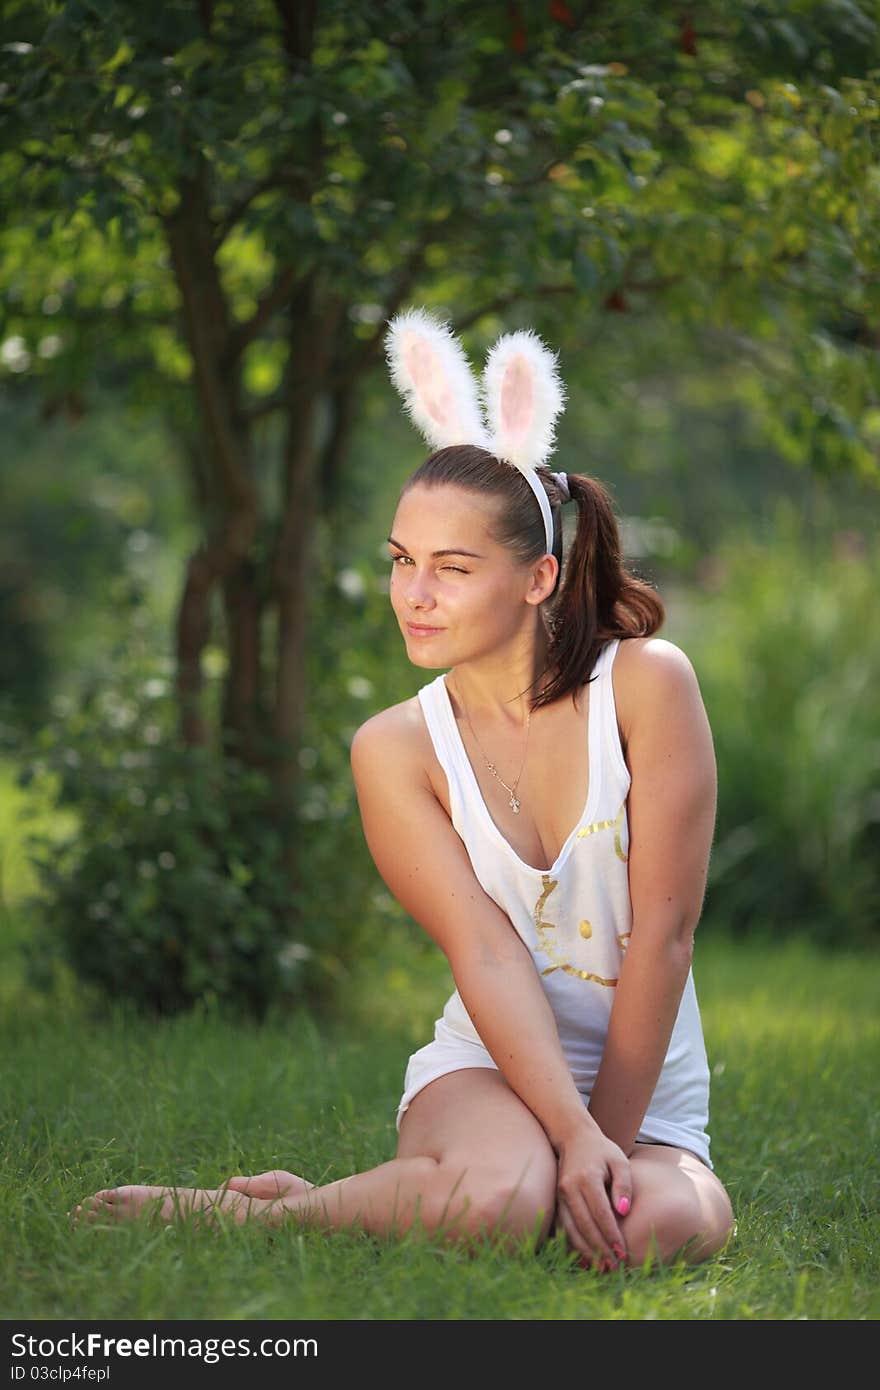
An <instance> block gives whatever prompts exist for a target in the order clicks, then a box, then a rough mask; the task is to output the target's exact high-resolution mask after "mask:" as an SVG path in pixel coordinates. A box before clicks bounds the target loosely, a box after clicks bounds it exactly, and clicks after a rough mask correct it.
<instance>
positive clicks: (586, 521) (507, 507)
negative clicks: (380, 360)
mask: <svg viewBox="0 0 880 1390" xmlns="http://www.w3.org/2000/svg"><path fill="white" fill-rule="evenodd" d="M538 476H539V478H540V479H541V481H542V483H543V485H544V488H545V490H546V492H547V496H548V498H549V499H550V511H551V513H552V516H553V554H554V555H555V556H556V559H557V560H558V562H559V567H560V576H559V579H558V580H557V584H556V589H555V590H554V592H553V594H552V595H551V597H550V599H549V600H548V603H547V614H546V621H547V631H548V636H549V638H550V650H549V655H548V661H547V669H548V671H550V672H551V673H552V675H551V679H550V682H549V683H548V685H546V686H545V688H544V690H543V691H542V692H541V694H540V695H538V696H537V697H536V698H535V700H534V701H533V702H532V708H533V709H539V708H540V707H541V706H542V705H549V704H551V703H552V701H554V700H560V699H562V697H563V696H564V695H569V694H574V692H575V691H576V690H578V689H580V687H581V686H583V685H585V684H586V682H587V681H588V680H589V679H590V677H591V675H592V671H593V667H594V666H595V664H596V658H597V657H598V655H599V653H600V651H601V650H602V648H603V647H604V646H605V644H606V642H608V641H610V640H611V639H612V638H615V637H648V636H650V635H651V633H652V632H656V631H657V629H658V628H659V627H660V626H661V624H662V622H663V619H664V617H665V610H664V607H663V601H662V599H661V598H660V596H659V594H658V593H657V592H656V590H655V589H653V588H652V587H651V585H650V584H648V583H646V581H645V580H643V579H639V578H638V577H637V576H636V575H633V574H630V573H629V572H628V570H627V569H626V567H625V565H624V563H623V557H622V555H621V549H620V534H619V531H618V527H617V520H616V517H615V515H614V511H613V508H612V504H611V498H610V496H609V494H608V491H607V489H606V488H605V487H604V485H603V484H602V483H600V482H599V480H598V479H597V478H590V477H587V476H585V475H584V474H581V473H568V474H567V475H566V476H567V479H568V487H569V491H570V493H571V499H572V501H573V502H575V503H576V504H577V513H578V516H577V530H576V532H575V536H574V539H573V541H572V544H571V548H570V550H569V553H568V556H567V557H566V558H565V562H564V564H563V554H562V502H563V500H564V498H563V495H562V492H561V490H560V488H559V485H558V484H557V483H556V481H555V480H554V479H553V478H552V477H551V475H550V474H549V473H548V472H547V471H545V470H544V469H540V470H539V471H538ZM417 483H421V484H423V485H424V486H426V487H439V486H441V485H442V484H443V483H451V484H453V485H454V486H455V487H462V488H467V489H469V490H470V491H472V492H479V493H481V494H483V495H486V494H489V495H491V496H494V497H498V498H499V500H500V503H501V505H500V506H499V509H498V517H497V520H496V521H495V524H494V526H493V527H492V534H493V536H494V539H495V540H496V541H498V543H499V544H500V545H505V546H507V547H508V549H509V550H511V551H513V553H514V555H515V556H516V557H517V559H518V560H519V561H520V562H521V563H522V564H524V565H527V564H529V563H531V562H532V561H535V560H539V559H540V558H541V556H542V555H544V554H545V553H546V550H547V544H546V537H545V534H544V522H543V520H542V517H541V510H540V508H539V506H538V503H537V500H536V498H535V496H534V494H533V492H532V489H531V488H530V487H529V485H528V483H527V482H526V480H525V478H524V477H523V476H522V474H521V473H520V471H519V469H518V468H513V467H511V465H510V464H508V463H503V462H501V461H500V460H499V459H497V458H496V457H495V456H494V454H490V453H489V452H488V450H486V449H480V448H478V447H477V446H476V445H473V444H454V445H452V446H450V447H449V448H446V449H438V450H437V452H436V453H433V454H431V455H430V457H429V458H427V459H425V461H424V463H423V464H421V465H420V466H419V467H418V468H417V469H416V471H415V473H413V475H412V477H410V478H409V479H408V480H407V482H406V484H405V485H404V488H403V491H404V492H408V491H409V489H410V488H411V487H415V486H416V484H417Z"/></svg>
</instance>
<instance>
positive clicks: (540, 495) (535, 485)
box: [519, 468, 553, 555]
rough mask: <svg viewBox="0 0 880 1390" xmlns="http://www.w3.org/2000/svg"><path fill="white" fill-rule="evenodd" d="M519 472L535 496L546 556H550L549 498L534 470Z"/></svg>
mask: <svg viewBox="0 0 880 1390" xmlns="http://www.w3.org/2000/svg"><path fill="white" fill-rule="evenodd" d="M519 471H520V473H522V475H523V477H524V478H525V480H526V482H527V483H528V485H529V487H530V488H531V489H532V492H533V493H534V494H535V497H536V498H537V501H538V506H539V507H540V508H541V516H542V517H543V518H544V537H545V539H546V541H547V554H548V555H552V554H553V513H552V512H551V510H550V498H549V497H548V496H547V490H546V488H545V487H544V484H543V483H542V482H541V475H540V474H539V473H536V472H535V470H534V468H521V469H520V470H519Z"/></svg>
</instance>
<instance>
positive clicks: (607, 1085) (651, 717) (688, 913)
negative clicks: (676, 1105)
mask: <svg viewBox="0 0 880 1390" xmlns="http://www.w3.org/2000/svg"><path fill="white" fill-rule="evenodd" d="M618 662H620V663H621V668H622V669H621V671H620V673H619V675H617V663H618ZM615 673H616V675H617V679H616V682H615V697H616V702H617V707H618V714H619V716H620V720H621V728H622V731H623V732H624V735H625V739H626V757H627V763H628V765H629V769H630V774H631V776H632V786H631V788H630V793H629V799H628V803H627V815H628V820H629V830H630V848H629V885H630V896H631V899H632V912H633V922H632V934H631V936H630V940H629V947H628V949H627V952H626V957H625V959H624V962H623V965H622V967H621V972H620V982H619V984H618V986H617V991H616V996H615V1001H614V1006H613V1008H612V1012H611V1020H610V1023H609V1028H608V1037H607V1041H606V1044H605V1051H604V1053H603V1058H602V1063H601V1066H600V1068H599V1073H598V1076H597V1078H596V1083H595V1086H594V1088H593V1093H592V1097H591V1101H590V1113H591V1114H592V1115H593V1117H594V1118H595V1119H596V1120H597V1122H598V1123H599V1125H600V1126H601V1128H602V1129H603V1130H604V1132H605V1133H606V1134H607V1135H608V1136H609V1137H610V1138H611V1139H613V1140H614V1141H615V1142H616V1143H617V1144H619V1145H620V1147H621V1148H622V1149H623V1150H624V1152H625V1153H631V1152H632V1148H633V1145H634V1143H635V1138H636V1135H637V1134H638V1131H639V1129H640V1127H641V1124H642V1121H643V1119H644V1117H645V1113H646V1111H647V1108H648V1105H649V1103H650V1100H651V1096H652V1095H653V1092H654V1087H655V1086H656V1084H657V1079H658V1077H659V1075H660V1071H661V1068H662V1066H663V1061H664V1058H665V1056H666V1051H667V1048H668V1046H669V1039H670V1036H671V1034H672V1029H673V1026H674V1024H675V1019H676V1015H677V1012H678V1007H679V1004H680V1002H681V995H682V991H683V989H684V986H685V983H686V980H687V976H688V971H689V969H690V965H691V956H692V950H693V935H694V930H695V928H696V925H697V922H698V920H699V917H700V912H701V910H702V904H703V895H704V893H705V887H706V875H707V870H708V864H709V853H710V850H711V845H712V835H713V831H714V826H715V807H716V770H715V754H714V749H713V746H712V734H711V731H710V728H709V721H708V719H707V717H706V711H705V708H704V706H703V701H702V697H701V695H700V690H699V685H698V683H697V678H696V675H695V674H694V670H693V667H692V666H691V664H690V662H689V660H688V658H687V657H686V656H685V654H684V653H683V652H682V651H680V650H679V649H678V647H675V646H673V644H672V643H669V642H666V641H663V640H658V639H648V640H646V641H641V642H636V643H633V644H632V646H631V645H630V643H622V644H621V648H620V651H619V653H618V656H617V659H616V662H615Z"/></svg>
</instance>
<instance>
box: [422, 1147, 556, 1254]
mask: <svg viewBox="0 0 880 1390" xmlns="http://www.w3.org/2000/svg"><path fill="white" fill-rule="evenodd" d="M435 1187H436V1191H435V1193H434V1194H433V1197H434V1200H433V1202H432V1203H431V1204H430V1206H429V1207H428V1208H426V1210H425V1212H424V1216H423V1221H424V1224H426V1225H427V1224H428V1221H430V1219H431V1216H430V1214H429V1213H431V1212H432V1214H433V1222H432V1224H433V1228H434V1230H436V1231H438V1232H440V1233H442V1232H444V1231H448V1233H449V1234H450V1235H453V1236H460V1235H466V1236H470V1237H489V1238H492V1237H497V1236H506V1237H508V1238H513V1239H521V1238H523V1237H528V1236H534V1237H535V1238H536V1239H537V1240H538V1241H541V1240H543V1239H544V1238H545V1237H546V1236H547V1234H548V1233H549V1231H550V1229H551V1228H552V1225H553V1217H554V1212H555V1207H556V1171H555V1163H547V1162H545V1161H543V1160H534V1161H533V1162H532V1163H530V1164H529V1165H528V1167H527V1168H526V1169H525V1170H524V1171H523V1172H521V1173H516V1172H514V1171H513V1170H510V1169H506V1168H499V1167H480V1166H477V1165H472V1166H471V1167H467V1168H465V1167H463V1166H462V1165H461V1164H457V1163H456V1162H455V1161H454V1160H452V1159H447V1160H444V1161H443V1162H442V1163H440V1164H439V1165H438V1169H437V1173H436V1178H435ZM426 1217H427V1218H428V1221H425V1218H426Z"/></svg>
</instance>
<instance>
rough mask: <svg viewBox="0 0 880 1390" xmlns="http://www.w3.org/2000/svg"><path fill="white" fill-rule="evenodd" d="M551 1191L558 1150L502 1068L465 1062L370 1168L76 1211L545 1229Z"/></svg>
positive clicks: (408, 1118)
mask: <svg viewBox="0 0 880 1390" xmlns="http://www.w3.org/2000/svg"><path fill="white" fill-rule="evenodd" d="M276 1171H277V1170H276ZM290 1176H293V1175H290ZM245 1181H247V1180H245ZM301 1181H302V1180H301ZM261 1190H264V1189H261ZM555 1200H556V1158H555V1155H554V1153H553V1150H552V1148H551V1147H550V1144H549V1142H548V1140H547V1137H546V1135H545V1134H544V1131H543V1129H542V1128H541V1126H540V1125H539V1123H538V1121H537V1120H536V1119H535V1117H534V1115H533V1114H532V1113H531V1111H530V1110H529V1109H528V1108H527V1107H526V1106H525V1105H523V1103H522V1101H521V1100H520V1099H519V1098H518V1097H517V1096H516V1095H515V1094H514V1093H513V1091H511V1089H510V1087H509V1086H508V1085H507V1083H506V1082H505V1081H504V1079H503V1077H501V1075H500V1073H498V1072H495V1071H492V1070H490V1069H488V1068H469V1069H468V1070H466V1071H459V1072H453V1073H451V1074H450V1075H448V1076H444V1077H441V1078H439V1080H437V1081H434V1082H432V1083H431V1084H430V1085H429V1086H426V1087H425V1089H424V1090H423V1091H421V1092H419V1094H418V1095H417V1096H416V1097H415V1099H414V1100H413V1102H412V1104H411V1106H410V1108H409V1110H408V1111H407V1113H406V1115H404V1117H403V1120H402V1122H401V1130H400V1139H399V1143H398V1150H397V1156H396V1157H395V1158H393V1159H391V1160H390V1161H389V1162H388V1163H383V1164H380V1165H379V1166H378V1167H376V1168H372V1169H370V1170H368V1171H367V1172H363V1173H355V1174H353V1175H352V1176H351V1177H347V1178H342V1179H340V1180H339V1181H337V1182H333V1183H327V1184H325V1185H323V1186H321V1187H307V1188H305V1189H304V1190H301V1191H286V1192H284V1194H283V1195H282V1196H280V1197H277V1196H276V1197H274V1198H265V1199H264V1198H261V1197H257V1196H256V1195H253V1196H251V1195H248V1194H247V1193H246V1192H245V1191H242V1190H236V1189H234V1188H233V1189H230V1188H229V1186H228V1185H226V1184H224V1186H223V1187H222V1188H218V1189H192V1188H176V1189H175V1188H150V1187H120V1188H114V1189H105V1190H104V1191H103V1192H100V1193H97V1194H96V1195H95V1197H93V1198H92V1199H90V1201H89V1202H87V1203H83V1205H82V1207H81V1208H78V1209H77V1217H78V1218H82V1217H85V1218H86V1219H93V1218H94V1217H95V1216H98V1217H100V1216H113V1217H120V1216H121V1217H127V1216H134V1215H136V1214H137V1213H138V1212H140V1211H141V1210H143V1208H144V1207H145V1206H147V1205H150V1206H152V1207H154V1208H155V1209H156V1210H157V1211H158V1212H159V1213H160V1215H161V1218H162V1219H163V1220H165V1221H172V1220H175V1219H176V1218H178V1217H179V1216H182V1215H186V1214H188V1213H190V1212H199V1213H204V1215H205V1216H206V1217H207V1218H208V1219H211V1218H212V1217H213V1216H214V1215H215V1214H216V1212H217V1211H218V1210H221V1211H224V1212H225V1213H227V1214H228V1215H230V1216H232V1217H233V1218H234V1219H235V1220H245V1219H247V1218H248V1217H251V1218H257V1219H260V1220H262V1221H265V1222H266V1223H267V1224H270V1225H278V1224H280V1222H282V1221H284V1220H286V1219H289V1218H294V1219H296V1220H298V1221H300V1222H301V1223H304V1224H308V1225H310V1226H317V1227H321V1228H324V1229H329V1230H340V1229H345V1228H347V1227H352V1226H358V1227H359V1228H361V1229H363V1230H366V1231H369V1232H371V1233H373V1234H377V1235H399V1234H402V1233H403V1232H405V1231H407V1230H409V1228H410V1227H411V1226H412V1225H414V1224H415V1223H417V1222H418V1223H419V1224H420V1225H421V1226H422V1227H423V1228H424V1229H425V1230H426V1231H428V1232H429V1233H431V1234H439V1235H440V1236H441V1237H443V1238H444V1239H448V1240H466V1239H468V1238H473V1237H481V1236H485V1235H486V1234H487V1233H490V1234H495V1235H499V1234H500V1235H508V1236H512V1237H519V1236H522V1235H524V1234H527V1233H533V1232H534V1233H535V1234H536V1235H538V1236H539V1237H542V1236H544V1235H546V1233H547V1231H548V1230H549V1229H550V1227H551V1225H552V1220H553V1212H554V1208H555Z"/></svg>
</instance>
